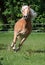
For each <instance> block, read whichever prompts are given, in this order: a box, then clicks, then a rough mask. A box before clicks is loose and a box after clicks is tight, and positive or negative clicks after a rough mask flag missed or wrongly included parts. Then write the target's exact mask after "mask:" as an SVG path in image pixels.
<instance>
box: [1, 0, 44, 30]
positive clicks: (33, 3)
mask: <svg viewBox="0 0 45 65" xmlns="http://www.w3.org/2000/svg"><path fill="white" fill-rule="evenodd" d="M0 3H2V4H1V6H0V9H1V18H2V15H3V16H5V17H6V19H7V23H5V21H4V20H3V19H2V20H3V23H5V24H9V28H13V25H14V24H15V22H16V21H17V20H18V19H19V18H21V17H22V15H21V12H20V9H21V6H22V5H24V4H27V5H30V7H31V8H33V9H34V10H35V11H36V12H37V14H38V16H37V17H36V19H35V20H34V21H33V23H43V28H44V29H45V3H44V0H28V1H27V0H19V1H18V0H0ZM3 23H2V24H3ZM11 24H12V25H11ZM3 25H4V24H3ZM10 25H11V26H10ZM34 26H35V24H34V25H33V27H34ZM36 26H37V25H36ZM41 26H42V25H41ZM1 27H2V26H1ZM6 27H7V26H6ZM9 28H8V27H7V29H9ZM34 29H35V27H34Z"/></svg>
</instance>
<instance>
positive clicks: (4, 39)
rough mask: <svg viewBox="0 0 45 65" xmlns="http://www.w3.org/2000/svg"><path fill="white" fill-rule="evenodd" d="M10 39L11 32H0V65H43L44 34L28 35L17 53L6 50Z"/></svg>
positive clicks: (44, 52)
mask: <svg viewBox="0 0 45 65" xmlns="http://www.w3.org/2000/svg"><path fill="white" fill-rule="evenodd" d="M12 39H13V32H0V65H45V33H32V34H31V35H29V37H28V38H27V40H26V41H25V42H24V44H23V46H22V48H21V49H20V50H19V51H18V52H15V51H13V50H9V49H8V47H9V46H10V44H11V43H12ZM17 44H18V42H17Z"/></svg>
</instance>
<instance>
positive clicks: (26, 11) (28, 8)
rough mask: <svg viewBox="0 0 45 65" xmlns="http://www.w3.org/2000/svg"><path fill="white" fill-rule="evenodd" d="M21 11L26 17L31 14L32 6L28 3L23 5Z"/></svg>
mask: <svg viewBox="0 0 45 65" xmlns="http://www.w3.org/2000/svg"><path fill="white" fill-rule="evenodd" d="M21 12H22V15H23V16H24V17H27V16H28V15H29V12H30V7H29V6H27V5H23V6H22V9H21Z"/></svg>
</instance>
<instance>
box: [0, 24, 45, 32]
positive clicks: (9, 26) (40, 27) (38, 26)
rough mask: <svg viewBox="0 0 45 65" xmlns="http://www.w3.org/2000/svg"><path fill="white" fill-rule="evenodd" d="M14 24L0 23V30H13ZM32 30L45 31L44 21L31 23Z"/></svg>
mask: <svg viewBox="0 0 45 65" xmlns="http://www.w3.org/2000/svg"><path fill="white" fill-rule="evenodd" d="M13 28H14V24H0V31H13ZM32 31H33V32H45V23H32Z"/></svg>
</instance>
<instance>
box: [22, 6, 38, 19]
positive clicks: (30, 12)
mask: <svg viewBox="0 0 45 65" xmlns="http://www.w3.org/2000/svg"><path fill="white" fill-rule="evenodd" d="M21 12H22V15H23V17H25V18H27V17H28V16H30V17H31V19H34V18H35V17H36V16H37V13H36V12H35V11H34V10H33V9H32V8H30V6H28V5H23V6H22V9H21Z"/></svg>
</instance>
